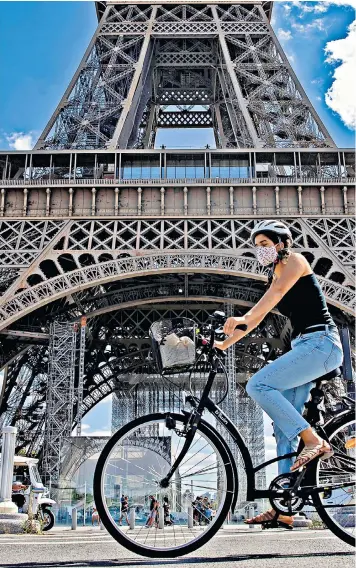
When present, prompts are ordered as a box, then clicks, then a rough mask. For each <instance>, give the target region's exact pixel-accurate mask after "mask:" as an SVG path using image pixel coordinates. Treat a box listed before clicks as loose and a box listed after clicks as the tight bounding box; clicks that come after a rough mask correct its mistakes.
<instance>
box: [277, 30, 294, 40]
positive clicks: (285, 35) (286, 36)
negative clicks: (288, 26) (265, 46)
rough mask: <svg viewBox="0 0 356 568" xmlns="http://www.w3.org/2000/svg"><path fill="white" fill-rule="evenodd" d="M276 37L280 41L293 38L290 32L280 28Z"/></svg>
mask: <svg viewBox="0 0 356 568" xmlns="http://www.w3.org/2000/svg"><path fill="white" fill-rule="evenodd" d="M277 35H278V38H279V39H280V40H281V41H289V40H290V39H292V37H293V36H292V32H291V31H290V30H282V28H279V30H278V31H277Z"/></svg>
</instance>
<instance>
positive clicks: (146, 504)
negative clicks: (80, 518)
mask: <svg viewBox="0 0 356 568" xmlns="http://www.w3.org/2000/svg"><path fill="white" fill-rule="evenodd" d="M183 430H184V428H183V427H182V425H181V424H180V423H179V424H177V430H176V429H168V427H167V426H166V425H165V421H164V420H163V419H162V421H161V422H160V424H159V426H158V424H157V425H156V426H154V425H153V424H152V427H150V426H148V425H147V426H144V427H143V426H141V427H137V430H132V431H130V432H128V433H127V434H125V435H123V437H122V438H120V439H119V440H118V441H117V443H116V445H115V446H114V447H113V448H112V449H111V451H110V454H109V456H108V458H107V459H106V462H105V467H104V470H103V474H102V475H103V484H102V487H103V491H104V494H105V507H106V508H105V510H106V515H107V516H108V517H109V518H110V522H111V526H114V527H115V531H117V532H118V533H119V532H120V534H121V535H122V536H123V538H124V539H125V541H127V542H128V541H130V542H133V543H136V544H138V545H139V546H143V547H146V548H148V549H150V550H161V549H167V550H168V549H172V548H173V549H174V548H175V547H177V548H180V547H182V546H184V545H188V544H189V543H191V542H195V541H197V540H199V538H200V537H201V536H202V535H203V534H204V533H205V532H206V531H209V530H210V528H211V527H213V526H214V522H215V519H217V518H219V511H220V509H221V507H222V506H223V504H224V502H225V499H227V498H229V499H231V496H232V488H231V489H228V488H227V486H226V484H227V477H226V474H225V473H224V472H225V467H226V466H225V465H224V464H226V462H227V461H228V460H227V456H226V454H225V457H223V458H222V457H219V454H217V451H216V447H215V446H214V445H213V444H212V443H211V441H210V439H209V437H207V434H204V435H203V434H202V432H201V431H200V430H199V429H198V431H197V434H196V436H195V438H194V440H193V442H192V444H191V446H190V447H189V448H188V450H187V452H186V454H185V456H184V459H183V461H182V463H181V464H180V466H179V467H178V469H177V471H176V472H175V473H174V474H173V476H172V479H171V480H170V482H169V486H168V487H167V488H162V487H161V486H160V481H161V480H163V479H166V476H167V474H168V473H169V471H170V469H171V466H172V465H174V463H175V461H176V459H177V458H178V457H179V455H180V452H181V449H182V444H183V443H184V438H183V437H182V436H180V435H179V432H181V431H183ZM177 431H178V433H177ZM206 432H207V433H208V432H209V430H208V429H206ZM209 435H210V434H209ZM121 494H124V495H129V496H130V502H129V506H131V508H130V509H129V515H128V516H129V525H130V526H131V528H130V527H128V526H125V523H124V524H123V526H119V525H118V524H117V523H118V518H119V514H120V508H121V505H120V502H119V500H118V497H119V495H121ZM150 495H153V497H154V499H149V496H150ZM165 497H167V499H168V502H169V504H170V509H169V513H168V515H171V514H172V515H173V517H169V518H168V516H167V513H166V511H165V509H164V508H163V505H164V499H165ZM150 503H151V506H150ZM133 507H135V520H134V521H133V518H134V517H133V515H134V513H133V511H134V509H133ZM171 518H173V521H171ZM133 522H134V528H132V526H133V524H132V523H133ZM146 527H147V528H146Z"/></svg>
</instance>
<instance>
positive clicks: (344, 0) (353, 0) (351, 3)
mask: <svg viewBox="0 0 356 568" xmlns="http://www.w3.org/2000/svg"><path fill="white" fill-rule="evenodd" d="M323 3H324V4H336V5H337V6H345V7H346V8H354V10H356V0H323ZM319 4H321V2H319Z"/></svg>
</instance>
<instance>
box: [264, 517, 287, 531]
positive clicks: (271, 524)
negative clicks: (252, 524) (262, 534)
mask: <svg viewBox="0 0 356 568" xmlns="http://www.w3.org/2000/svg"><path fill="white" fill-rule="evenodd" d="M261 526H262V530H264V529H278V528H280V529H287V530H289V531H291V530H293V527H292V526H291V525H288V524H287V523H283V522H282V521H278V520H275V519H273V520H271V521H262V523H261Z"/></svg>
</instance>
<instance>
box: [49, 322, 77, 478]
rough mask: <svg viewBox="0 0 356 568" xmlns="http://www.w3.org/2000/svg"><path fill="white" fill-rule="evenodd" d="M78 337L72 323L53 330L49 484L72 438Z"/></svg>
mask: <svg viewBox="0 0 356 568" xmlns="http://www.w3.org/2000/svg"><path fill="white" fill-rule="evenodd" d="M75 345H76V336H75V331H74V329H73V324H70V323H69V322H66V323H59V322H56V321H55V322H53V323H52V324H51V327H50V341H49V357H48V384H47V400H46V423H45V429H44V456H43V471H44V474H45V476H46V479H47V481H49V482H50V484H51V479H52V477H53V479H54V480H55V481H57V480H58V479H59V474H60V463H61V457H62V455H61V454H62V446H63V438H64V437H66V436H70V435H71V425H72V421H73V402H74V369H75Z"/></svg>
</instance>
